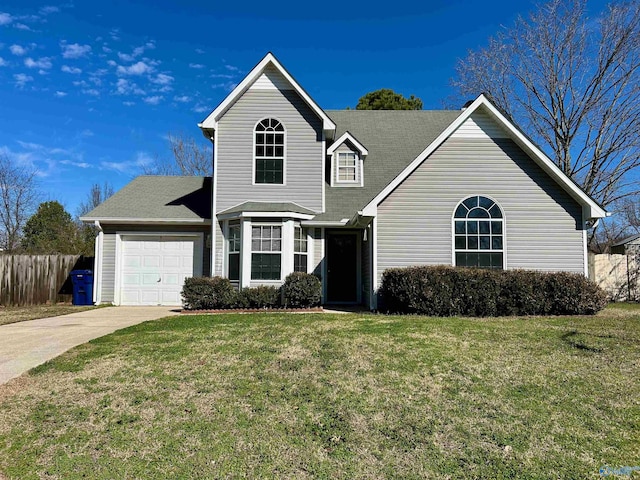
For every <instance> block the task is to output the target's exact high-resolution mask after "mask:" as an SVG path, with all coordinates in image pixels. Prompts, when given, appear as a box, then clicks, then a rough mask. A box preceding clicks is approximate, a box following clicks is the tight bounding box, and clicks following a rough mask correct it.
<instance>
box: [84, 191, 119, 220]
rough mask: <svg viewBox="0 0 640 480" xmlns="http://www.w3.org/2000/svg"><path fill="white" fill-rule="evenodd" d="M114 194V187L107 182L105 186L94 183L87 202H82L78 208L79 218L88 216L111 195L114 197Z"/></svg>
mask: <svg viewBox="0 0 640 480" xmlns="http://www.w3.org/2000/svg"><path fill="white" fill-rule="evenodd" d="M113 193H114V192H113V187H112V186H111V184H110V183H108V182H105V183H104V185H100V184H99V183H94V184H93V185H91V190H89V193H88V195H87V199H86V201H84V202H82V203H81V204H80V205H79V206H78V210H77V213H76V215H77V217H78V218H80V217H82V216H84V215H86V214H87V213H89V212H90V211H91V210H93V209H94V208H96V207H97V206H98V205H100V204H101V203H102V202H104V201H105V200H106V199H107V198H109V197H110V196H111V195H113Z"/></svg>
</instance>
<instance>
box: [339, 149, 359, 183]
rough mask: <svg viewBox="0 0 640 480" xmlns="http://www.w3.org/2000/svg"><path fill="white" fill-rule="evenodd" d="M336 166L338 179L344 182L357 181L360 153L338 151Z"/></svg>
mask: <svg viewBox="0 0 640 480" xmlns="http://www.w3.org/2000/svg"><path fill="white" fill-rule="evenodd" d="M336 155H337V159H336V160H337V162H336V164H337V165H336V166H337V169H338V176H337V181H338V182H340V183H342V182H345V183H353V182H356V181H357V179H358V176H357V174H356V172H357V168H358V154H357V153H356V152H337V153H336Z"/></svg>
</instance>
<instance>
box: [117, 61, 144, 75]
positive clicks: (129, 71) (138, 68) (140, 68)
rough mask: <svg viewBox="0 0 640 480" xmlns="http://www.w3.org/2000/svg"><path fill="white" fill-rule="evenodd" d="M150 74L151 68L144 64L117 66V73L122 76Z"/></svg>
mask: <svg viewBox="0 0 640 480" xmlns="http://www.w3.org/2000/svg"><path fill="white" fill-rule="evenodd" d="M151 72H153V66H151V65H149V64H147V63H145V62H136V63H134V64H133V65H130V66H128V67H125V66H123V65H118V73H119V74H122V75H144V74H146V73H151Z"/></svg>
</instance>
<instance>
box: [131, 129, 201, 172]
mask: <svg viewBox="0 0 640 480" xmlns="http://www.w3.org/2000/svg"><path fill="white" fill-rule="evenodd" d="M167 140H168V142H169V149H170V150H171V153H172V154H173V158H172V159H170V160H168V159H166V158H165V157H157V158H156V160H155V162H154V163H152V164H151V165H149V166H146V167H144V169H143V173H144V174H145V175H193V176H211V175H212V172H213V159H212V152H211V145H206V144H202V143H199V142H197V141H196V139H195V138H193V137H189V136H187V135H185V134H183V133H178V134H175V135H174V134H169V135H168V138H167Z"/></svg>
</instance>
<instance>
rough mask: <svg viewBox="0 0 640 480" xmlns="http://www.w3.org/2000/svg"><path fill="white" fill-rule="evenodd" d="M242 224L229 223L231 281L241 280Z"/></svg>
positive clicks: (229, 273)
mask: <svg viewBox="0 0 640 480" xmlns="http://www.w3.org/2000/svg"><path fill="white" fill-rule="evenodd" d="M240 235H241V234H240V222H231V223H229V238H228V239H227V242H228V243H227V245H228V260H229V263H228V265H229V268H228V277H229V280H240V246H241V241H240Z"/></svg>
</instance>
